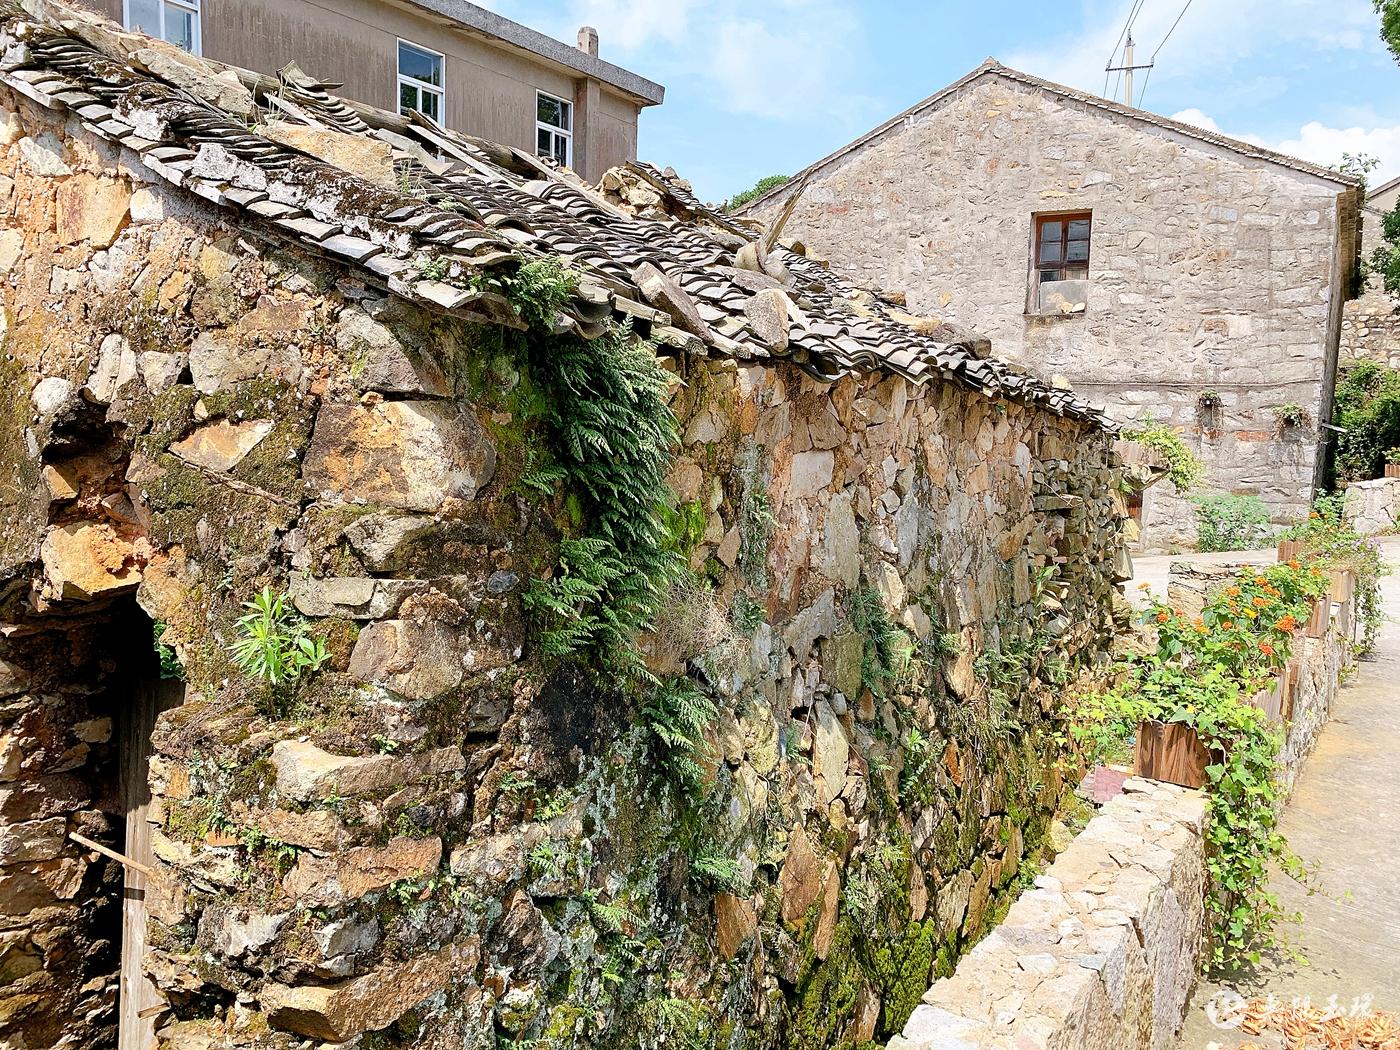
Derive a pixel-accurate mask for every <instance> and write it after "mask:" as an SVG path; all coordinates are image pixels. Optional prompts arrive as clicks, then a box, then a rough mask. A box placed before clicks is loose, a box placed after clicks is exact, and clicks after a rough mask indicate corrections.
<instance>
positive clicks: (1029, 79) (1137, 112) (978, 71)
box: [740, 57, 1361, 212]
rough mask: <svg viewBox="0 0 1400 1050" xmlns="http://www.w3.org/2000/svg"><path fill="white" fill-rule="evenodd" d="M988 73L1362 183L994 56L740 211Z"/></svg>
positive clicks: (766, 200)
mask: <svg viewBox="0 0 1400 1050" xmlns="http://www.w3.org/2000/svg"><path fill="white" fill-rule="evenodd" d="M987 75H995V76H1002V77H1005V78H1007V79H1008V80H1014V81H1019V82H1020V83H1022V84H1025V85H1026V86H1028V87H1035V88H1039V89H1040V90H1044V91H1052V92H1055V93H1058V94H1062V95H1065V96H1067V97H1069V98H1073V99H1074V100H1076V101H1077V102H1080V103H1083V104H1084V105H1087V106H1090V107H1093V108H1096V109H1101V110H1104V111H1105V112H1107V113H1108V114H1109V115H1112V116H1116V117H1120V118H1124V119H1128V120H1135V121H1138V122H1140V123H1143V124H1150V125H1153V126H1156V127H1160V128H1163V129H1164V130H1168V131H1175V132H1177V133H1179V134H1183V135H1186V136H1188V137H1190V138H1194V139H1198V140H1200V141H1202V142H1206V143H1208V144H1210V145H1213V146H1219V147H1221V148H1223V149H1228V150H1231V151H1233V152H1235V153H1239V154H1242V155H1244V156H1248V157H1252V158H1254V159H1256V160H1261V161H1264V162H1265V163H1270V164H1274V165H1277V166H1279V167H1285V168H1291V169H1293V170H1295V171H1299V172H1302V173H1304V174H1308V175H1313V176H1316V177H1318V178H1323V179H1327V180H1328V181H1331V182H1337V183H1340V184H1342V185H1345V186H1351V187H1359V186H1360V185H1361V180H1360V179H1359V178H1357V177H1355V176H1351V175H1343V174H1342V173H1341V172H1338V171H1335V170H1334V169H1332V168H1328V167H1325V166H1323V165H1320V164H1314V163H1312V162H1311V161H1306V160H1302V159H1301V158H1299V157H1293V156H1290V155H1288V154H1286V153H1279V152H1277V151H1276V150H1271V149H1268V148H1267V147H1265V146H1258V145H1255V144H1254V143H1251V142H1245V141H1244V140H1243V139H1237V138H1233V137H1231V136H1229V135H1225V134H1222V133H1220V132H1216V131H1209V130H1207V129H1205V128H1198V127H1196V126H1195V125H1194V124H1187V123H1185V122H1184V121H1180V120H1174V119H1172V118H1171V117H1164V116H1162V115H1161V114H1158V113H1153V112H1151V111H1150V110H1144V109H1137V108H1136V107H1132V106H1126V105H1124V104H1123V103H1121V102H1115V101H1113V100H1112V99H1106V98H1103V97H1101V96H1099V95H1094V94H1092V93H1090V92H1087V91H1082V90H1080V89H1079V88H1073V87H1069V86H1068V85H1066V84H1058V83H1056V82H1054V81H1052V80H1046V79H1045V78H1044V77H1038V76H1036V75H1035V74H1033V73H1024V72H1022V71H1021V70H1019V69H1013V68H1012V67H1011V66H1007V65H1004V64H1003V63H1001V62H999V61H998V60H997V59H995V58H990V57H989V58H987V59H985V60H984V61H983V62H982V64H981V65H979V66H977V67H976V68H975V69H973V70H971V71H970V72H968V73H966V74H964V75H963V76H961V77H959V78H958V79H957V80H955V81H953V82H952V83H951V84H949V85H947V86H946V87H943V88H941V89H940V90H938V91H936V92H934V93H933V94H932V95H929V96H928V97H927V98H924V99H922V100H920V101H919V102H916V103H914V104H913V105H912V106H910V107H908V108H907V109H904V110H901V111H900V112H899V113H896V114H895V115H894V116H892V117H890V118H889V119H888V120H885V121H883V122H882V123H880V124H878V125H876V126H875V127H874V128H872V129H871V130H870V131H867V132H866V133H865V134H864V135H861V136H859V137H858V138H855V139H853V140H851V141H850V142H849V143H847V144H846V145H844V146H842V147H840V148H839V149H837V150H834V151H833V152H831V153H828V154H827V155H826V156H824V157H822V158H820V159H819V160H816V161H813V162H812V163H811V164H809V165H807V166H806V167H805V168H803V169H802V170H801V171H799V172H797V173H796V174H795V175H793V176H792V178H791V179H789V180H788V181H787V182H786V183H784V184H783V185H781V186H775V187H774V188H773V189H771V190H769V191H768V192H767V193H764V194H762V195H761V196H758V197H755V198H754V199H753V200H751V201H749V202H748V203H747V204H745V205H744V206H743V208H741V209H740V210H741V212H750V211H753V210H754V209H756V208H758V207H761V206H762V205H764V204H766V203H771V202H773V201H775V200H779V199H781V198H782V197H783V196H784V195H785V193H791V192H792V191H793V189H794V188H795V187H796V186H797V185H799V184H800V183H801V181H802V179H803V178H804V177H810V176H811V175H814V174H816V173H817V172H818V171H820V170H821V169H823V168H826V167H827V166H829V165H830V164H832V163H834V162H836V161H838V160H841V159H842V158H844V157H846V156H849V155H850V154H852V153H854V152H856V151H857V150H858V149H860V148H861V147H863V146H865V145H867V144H868V143H870V142H872V141H874V140H876V139H878V138H880V137H882V136H883V135H884V134H885V133H886V132H888V131H891V130H893V129H894V128H897V127H898V126H899V125H900V124H903V123H904V122H905V121H907V120H909V118H911V117H914V116H917V115H919V114H920V113H923V112H925V111H927V110H929V109H933V108H934V107H936V106H938V105H939V104H940V103H942V102H943V101H944V100H945V99H947V98H948V97H950V96H952V95H954V94H956V93H957V92H958V91H961V90H962V89H963V88H964V87H966V86H967V85H968V84H970V83H972V82H973V81H974V80H977V79H979V78H980V77H983V76H987Z"/></svg>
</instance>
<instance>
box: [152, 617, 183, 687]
mask: <svg viewBox="0 0 1400 1050" xmlns="http://www.w3.org/2000/svg"><path fill="white" fill-rule="evenodd" d="M165 630H166V625H165V624H163V623H161V622H160V621H159V620H157V621H156V622H155V623H154V624H152V625H151V643H152V644H153V645H154V646H155V650H156V659H157V660H158V661H159V663H160V677H161V681H163V682H182V681H184V679H185V668H184V666H183V665H182V664H181V663H180V657H179V656H178V655H177V654H176V652H175V650H174V649H173V648H172V647H170V646H168V645H166V644H165V643H164V642H162V641H161V638H163V637H164V636H165Z"/></svg>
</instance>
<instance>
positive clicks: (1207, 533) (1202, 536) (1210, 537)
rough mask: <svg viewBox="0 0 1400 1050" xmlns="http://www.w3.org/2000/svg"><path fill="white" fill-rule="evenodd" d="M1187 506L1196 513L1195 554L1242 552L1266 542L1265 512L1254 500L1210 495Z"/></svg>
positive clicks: (1267, 509) (1251, 497)
mask: <svg viewBox="0 0 1400 1050" xmlns="http://www.w3.org/2000/svg"><path fill="white" fill-rule="evenodd" d="M1191 503H1192V505H1193V506H1194V507H1195V509H1196V549H1197V550H1201V551H1246V550H1251V549H1253V548H1255V547H1258V546H1259V545H1260V544H1262V543H1265V542H1267V540H1268V538H1269V508H1268V507H1266V506H1264V501H1263V500H1261V499H1260V498H1259V497H1258V496H1249V495H1246V496H1231V495H1227V494H1225V493H1221V492H1211V493H1206V494H1203V495H1200V496H1197V497H1195V498H1194V499H1193V500H1192V501H1191Z"/></svg>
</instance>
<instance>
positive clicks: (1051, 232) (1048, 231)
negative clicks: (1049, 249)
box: [1040, 222, 1065, 244]
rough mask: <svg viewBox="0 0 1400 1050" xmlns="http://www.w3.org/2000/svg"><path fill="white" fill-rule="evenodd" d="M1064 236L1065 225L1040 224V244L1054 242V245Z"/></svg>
mask: <svg viewBox="0 0 1400 1050" xmlns="http://www.w3.org/2000/svg"><path fill="white" fill-rule="evenodd" d="M1064 235H1065V224H1064V223H1062V222H1044V223H1041V224H1040V243H1041V244H1044V243H1045V242H1046V241H1054V242H1055V243H1056V244H1058V243H1059V242H1060V239H1061V238H1062V237H1064Z"/></svg>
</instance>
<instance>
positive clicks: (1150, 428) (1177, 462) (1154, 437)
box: [1123, 416, 1205, 493]
mask: <svg viewBox="0 0 1400 1050" xmlns="http://www.w3.org/2000/svg"><path fill="white" fill-rule="evenodd" d="M1123 436H1124V437H1125V438H1127V439H1128V440H1130V441H1136V442H1137V443H1138V444H1139V445H1145V446H1146V447H1148V448H1150V449H1152V450H1153V451H1155V452H1157V453H1159V454H1160V455H1161V456H1162V458H1163V459H1164V460H1166V464H1167V477H1168V479H1170V481H1171V483H1172V484H1173V485H1175V486H1176V490H1177V491H1178V492H1181V493H1186V492H1190V491H1191V489H1193V488H1195V487H1196V485H1197V484H1198V483H1199V482H1200V480H1201V477H1202V476H1203V475H1204V473H1205V467H1204V466H1202V465H1201V461H1200V460H1199V459H1197V458H1196V456H1195V453H1193V452H1192V451H1191V450H1190V449H1189V448H1188V447H1187V445H1186V442H1185V441H1183V440H1182V439H1181V435H1180V434H1178V433H1177V432H1176V430H1175V429H1173V428H1172V427H1169V426H1167V425H1166V424H1165V423H1159V422H1157V420H1155V419H1153V418H1152V417H1151V416H1148V417H1147V418H1146V419H1145V420H1143V422H1142V424H1141V425H1140V426H1137V427H1134V428H1133V429H1132V430H1125V431H1123Z"/></svg>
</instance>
